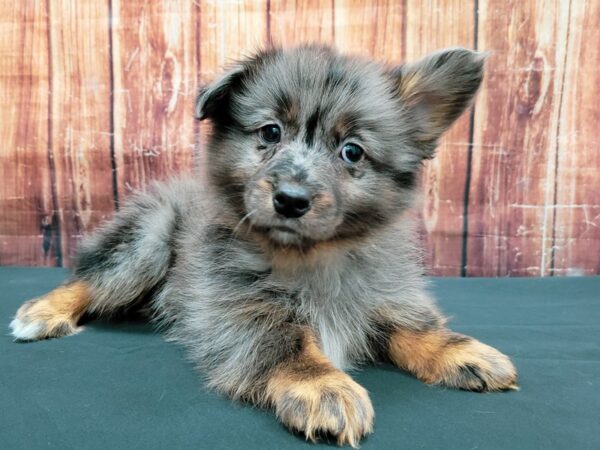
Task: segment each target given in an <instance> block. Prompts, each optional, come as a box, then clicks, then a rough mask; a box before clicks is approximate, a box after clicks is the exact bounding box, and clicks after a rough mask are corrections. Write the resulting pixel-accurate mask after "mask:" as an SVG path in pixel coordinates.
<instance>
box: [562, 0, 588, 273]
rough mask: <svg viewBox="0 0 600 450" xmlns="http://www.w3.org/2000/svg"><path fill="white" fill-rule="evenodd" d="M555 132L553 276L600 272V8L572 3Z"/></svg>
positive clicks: (578, 2)
mask: <svg viewBox="0 0 600 450" xmlns="http://www.w3.org/2000/svg"><path fill="white" fill-rule="evenodd" d="M570 19H571V20H570V22H569V32H568V48H567V54H566V68H565V77H564V82H563V83H562V87H563V92H562V99H563V101H562V105H561V114H560V125H559V129H558V167H557V179H556V186H557V191H556V205H555V210H554V211H555V215H556V218H555V223H556V228H555V242H554V261H553V274H555V275H582V274H586V275H591V274H599V273H600V137H599V134H598V127H599V126H600V103H599V102H598V94H599V93H600V70H599V69H598V68H599V67H600V3H599V2H597V1H593V0H588V1H571V14H570Z"/></svg>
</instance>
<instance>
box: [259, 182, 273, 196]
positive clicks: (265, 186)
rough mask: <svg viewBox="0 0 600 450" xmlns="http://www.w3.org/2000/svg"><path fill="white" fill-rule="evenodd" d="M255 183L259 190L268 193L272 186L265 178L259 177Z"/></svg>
mask: <svg viewBox="0 0 600 450" xmlns="http://www.w3.org/2000/svg"><path fill="white" fill-rule="evenodd" d="M256 185H257V186H258V188H259V189H260V190H261V191H265V192H268V193H270V192H271V190H272V188H273V185H272V184H271V183H270V182H269V181H268V180H267V179H266V178H261V179H260V180H258V181H257V182H256Z"/></svg>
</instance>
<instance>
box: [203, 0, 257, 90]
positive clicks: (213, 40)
mask: <svg viewBox="0 0 600 450" xmlns="http://www.w3.org/2000/svg"><path fill="white" fill-rule="evenodd" d="M267 16H268V10H267V2H266V0H257V1H245V0H225V1H218V0H202V1H201V2H200V55H201V61H200V81H201V83H208V82H210V81H212V80H214V79H215V78H216V77H217V75H219V74H220V73H221V71H222V70H223V68H224V67H227V65H229V64H231V63H233V62H234V61H235V60H236V59H239V58H240V57H243V56H247V55H251V54H252V53H254V52H255V51H256V50H258V49H260V48H263V47H264V46H265V45H266V43H267V34H268V27H267Z"/></svg>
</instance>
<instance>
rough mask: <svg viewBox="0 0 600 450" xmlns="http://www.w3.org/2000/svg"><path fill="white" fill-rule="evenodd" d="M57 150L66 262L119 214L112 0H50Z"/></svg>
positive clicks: (55, 149) (64, 259)
mask: <svg viewBox="0 0 600 450" xmlns="http://www.w3.org/2000/svg"><path fill="white" fill-rule="evenodd" d="M49 5H50V11H49V13H50V30H49V32H50V54H51V61H50V66H51V67H52V83H51V89H52V97H51V98H52V104H51V126H52V146H51V147H52V154H53V156H54V162H55V168H56V193H57V206H58V211H59V216H60V223H61V244H62V255H63V263H64V264H65V265H69V262H70V257H71V256H72V255H73V253H74V250H75V248H76V246H77V242H78V240H79V239H80V238H81V236H82V235H83V233H84V232H86V231H89V230H92V229H93V228H95V227H96V226H97V225H98V223H100V222H101V221H103V220H105V219H106V218H108V217H110V216H111V215H112V213H113V210H114V207H113V189H112V181H113V180H112V167H111V159H110V131H111V130H110V109H111V105H110V102H111V96H110V88H111V83H110V54H109V52H110V46H109V23H108V17H109V4H108V1H107V0H104V1H94V2H90V1H81V2H73V1H70V0H59V1H52V2H50V4H49Z"/></svg>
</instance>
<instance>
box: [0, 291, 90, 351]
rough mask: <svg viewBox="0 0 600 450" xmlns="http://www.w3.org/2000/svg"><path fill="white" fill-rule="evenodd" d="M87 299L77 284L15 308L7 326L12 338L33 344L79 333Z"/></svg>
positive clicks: (86, 295) (85, 293) (85, 292)
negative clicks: (78, 323) (11, 319)
mask: <svg viewBox="0 0 600 450" xmlns="http://www.w3.org/2000/svg"><path fill="white" fill-rule="evenodd" d="M88 299H89V296H88V293H87V288H86V287H85V285H84V284H83V283H80V282H78V283H73V284H69V285H65V286H61V287H59V288H57V289H55V290H54V291H52V292H50V293H48V294H47V295H45V296H43V297H40V298H37V299H33V300H30V301H28V302H27V303H25V304H24V305H23V306H21V307H20V308H19V310H18V311H17V314H16V315H15V318H14V320H13V321H12V322H11V323H10V328H11V331H12V335H13V336H14V338H15V340H18V341H36V340H40V339H47V338H53V337H61V336H68V335H71V334H74V333H77V332H78V331H80V330H81V328H80V327H78V326H77V322H78V320H79V318H80V317H81V315H82V314H83V312H84V311H85V308H86V306H87V304H88Z"/></svg>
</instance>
